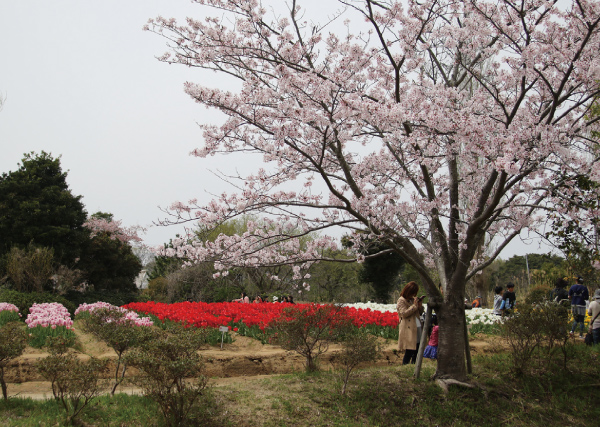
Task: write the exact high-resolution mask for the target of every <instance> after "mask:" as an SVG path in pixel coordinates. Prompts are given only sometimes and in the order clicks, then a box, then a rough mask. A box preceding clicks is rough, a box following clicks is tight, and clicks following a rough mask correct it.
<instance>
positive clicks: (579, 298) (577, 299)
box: [569, 276, 590, 338]
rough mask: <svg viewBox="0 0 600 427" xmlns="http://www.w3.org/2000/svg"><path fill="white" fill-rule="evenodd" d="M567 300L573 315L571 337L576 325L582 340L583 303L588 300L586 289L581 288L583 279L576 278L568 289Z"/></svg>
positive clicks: (584, 306)
mask: <svg viewBox="0 0 600 427" xmlns="http://www.w3.org/2000/svg"><path fill="white" fill-rule="evenodd" d="M569 299H570V300H571V312H572V313H573V319H574V321H573V325H572V326H571V332H570V334H571V336H573V335H574V333H575V329H577V325H579V338H583V328H584V320H585V309H586V304H585V302H586V301H587V300H588V299H590V294H589V292H588V288H586V287H585V286H583V277H581V276H579V277H577V283H575V284H574V285H573V286H571V288H570V289H569Z"/></svg>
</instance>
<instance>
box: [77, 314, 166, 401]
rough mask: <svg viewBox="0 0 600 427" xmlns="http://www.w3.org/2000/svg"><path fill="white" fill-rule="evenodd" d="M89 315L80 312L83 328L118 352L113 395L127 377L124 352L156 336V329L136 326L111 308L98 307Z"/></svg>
mask: <svg viewBox="0 0 600 427" xmlns="http://www.w3.org/2000/svg"><path fill="white" fill-rule="evenodd" d="M84 313H88V314H87V315H84V314H83V313H81V314H82V316H81V317H80V315H79V314H78V318H81V319H82V321H83V329H84V330H85V331H86V332H89V333H91V334H93V335H94V336H95V337H96V338H98V339H99V340H101V341H104V342H105V343H106V345H108V346H109V347H110V348H112V349H113V350H114V351H115V353H116V354H117V366H116V368H115V382H114V385H113V387H112V390H111V395H114V394H115V391H116V389H117V387H118V386H119V385H120V384H121V383H122V382H123V380H124V379H125V372H126V370H127V361H126V359H124V358H123V356H124V354H125V353H126V352H127V351H129V350H130V349H132V348H134V347H137V346H139V345H141V344H143V343H144V342H146V341H148V340H150V339H152V338H154V337H155V336H156V333H155V329H154V328H151V327H149V326H136V325H135V323H134V321H133V320H131V319H125V318H124V316H125V313H124V312H122V311H120V310H117V309H110V308H102V309H96V310H93V311H92V312H84Z"/></svg>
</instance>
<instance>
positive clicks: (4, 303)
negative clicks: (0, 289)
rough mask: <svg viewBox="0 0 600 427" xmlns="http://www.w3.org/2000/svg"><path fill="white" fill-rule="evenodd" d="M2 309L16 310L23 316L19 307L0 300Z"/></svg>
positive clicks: (0, 309) (0, 308)
mask: <svg viewBox="0 0 600 427" xmlns="http://www.w3.org/2000/svg"><path fill="white" fill-rule="evenodd" d="M0 311H14V312H15V313H18V314H19V316H21V313H19V308H18V307H17V306H16V305H14V304H11V303H9V302H0Z"/></svg>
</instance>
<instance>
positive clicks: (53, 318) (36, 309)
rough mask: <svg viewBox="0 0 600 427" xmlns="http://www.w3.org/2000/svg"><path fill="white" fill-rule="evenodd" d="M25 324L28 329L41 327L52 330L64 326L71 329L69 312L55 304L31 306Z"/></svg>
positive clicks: (62, 306)
mask: <svg viewBox="0 0 600 427" xmlns="http://www.w3.org/2000/svg"><path fill="white" fill-rule="evenodd" d="M25 323H26V324H27V326H29V327H30V328H35V327H36V326H42V327H44V328H47V327H51V328H52V329H54V328H56V327H57V326H64V327H66V328H67V329H71V328H72V327H73V321H72V320H71V315H70V314H69V310H67V309H66V308H65V306H64V305H62V304H59V303H57V302H50V303H43V304H33V305H32V306H31V308H30V309H29V315H28V316H27V319H26V320H25Z"/></svg>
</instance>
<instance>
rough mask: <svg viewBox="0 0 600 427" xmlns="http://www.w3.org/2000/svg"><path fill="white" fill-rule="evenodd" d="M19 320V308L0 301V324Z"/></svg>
mask: <svg viewBox="0 0 600 427" xmlns="http://www.w3.org/2000/svg"><path fill="white" fill-rule="evenodd" d="M19 320H21V313H19V308H18V307H17V306H16V305H14V304H10V303H8V302H0V326H2V325H6V324H7V323H10V322H18V321H19Z"/></svg>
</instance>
